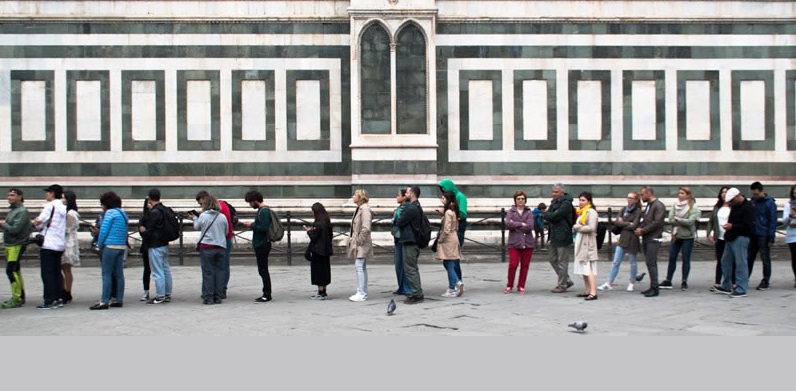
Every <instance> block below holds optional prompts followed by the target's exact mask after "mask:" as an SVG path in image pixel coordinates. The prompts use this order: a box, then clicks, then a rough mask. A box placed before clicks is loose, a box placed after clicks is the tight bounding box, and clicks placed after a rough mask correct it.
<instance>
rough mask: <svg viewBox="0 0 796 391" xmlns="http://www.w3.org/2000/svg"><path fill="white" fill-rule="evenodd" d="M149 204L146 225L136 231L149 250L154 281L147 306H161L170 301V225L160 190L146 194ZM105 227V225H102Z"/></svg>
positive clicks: (156, 189)
mask: <svg viewBox="0 0 796 391" xmlns="http://www.w3.org/2000/svg"><path fill="white" fill-rule="evenodd" d="M148 198H149V203H150V204H151V205H152V207H151V209H150V211H149V215H148V218H147V221H146V225H145V226H142V227H140V228H139V229H138V231H139V232H140V233H141V236H142V237H144V241H145V242H146V246H147V248H148V249H149V262H150V267H151V268H152V279H154V280H155V297H153V298H152V299H150V300H149V301H147V304H162V303H168V302H170V301H171V289H172V280H171V266H170V265H169V241H168V238H167V235H166V231H167V230H169V228H168V227H167V226H166V225H167V224H170V223H169V222H168V221H166V218H169V214H168V211H167V210H166V206H165V205H163V203H162V202H160V189H158V188H154V187H153V188H151V189H149V192H148ZM102 224H103V225H105V223H104V222H103V223H102Z"/></svg>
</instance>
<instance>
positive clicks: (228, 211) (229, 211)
mask: <svg viewBox="0 0 796 391" xmlns="http://www.w3.org/2000/svg"><path fill="white" fill-rule="evenodd" d="M209 195H210V193H208V192H207V191H204V190H201V191H199V192H198V193H196V202H197V203H198V204H199V205H202V203H203V202H204V200H205V197H207V196H209ZM218 203H219V205H221V214H222V215H223V216H224V217H226V218H227V236H226V241H227V247H226V249H225V251H224V264H223V265H222V267H223V268H224V273H223V276H221V279H222V280H223V284H224V287H223V289H222V290H221V298H222V299H226V298H227V285H228V284H229V276H230V274H229V258H230V253H231V252H232V242H233V239H234V238H235V222H237V221H235V222H233V219H234V220H237V218H238V217H237V211H236V210H235V207H233V206H232V205H230V204H229V202H227V201H224V200H218ZM191 215H192V216H191V217H193V211H192V213H191Z"/></svg>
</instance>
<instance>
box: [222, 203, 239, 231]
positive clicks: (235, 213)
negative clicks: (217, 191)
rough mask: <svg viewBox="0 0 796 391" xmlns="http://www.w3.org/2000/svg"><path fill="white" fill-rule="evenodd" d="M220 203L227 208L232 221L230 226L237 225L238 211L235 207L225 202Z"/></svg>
mask: <svg viewBox="0 0 796 391" xmlns="http://www.w3.org/2000/svg"><path fill="white" fill-rule="evenodd" d="M221 202H223V203H224V204H225V205H226V206H227V208H228V209H229V217H230V218H231V219H232V226H233V227H234V226H236V225H238V221H239V219H238V210H237V209H235V207H234V206H232V204H230V203H229V202H227V201H221Z"/></svg>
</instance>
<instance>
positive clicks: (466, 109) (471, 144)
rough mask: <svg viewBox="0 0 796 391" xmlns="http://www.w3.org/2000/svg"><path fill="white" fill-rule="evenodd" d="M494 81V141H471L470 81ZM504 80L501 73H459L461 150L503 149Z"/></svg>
mask: <svg viewBox="0 0 796 391" xmlns="http://www.w3.org/2000/svg"><path fill="white" fill-rule="evenodd" d="M473 80H490V81H492V140H470V115H469V113H470V81H473ZM502 86H503V80H502V73H501V71H460V72H459V113H460V115H459V129H460V130H459V132H460V133H459V134H460V136H459V138H460V144H459V148H460V149H461V150H462V151H466V150H481V151H484V150H492V151H495V150H501V149H503V99H502V96H503V87H502Z"/></svg>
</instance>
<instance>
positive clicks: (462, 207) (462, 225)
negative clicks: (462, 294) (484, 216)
mask: <svg viewBox="0 0 796 391" xmlns="http://www.w3.org/2000/svg"><path fill="white" fill-rule="evenodd" d="M439 189H440V190H441V191H442V192H443V193H445V192H446V191H449V192H452V193H453V194H455V195H456V200H455V201H456V205H459V228H458V231H456V236H457V237H458V239H459V250H460V251H461V250H462V249H464V232H465V231H467V197H466V196H465V195H464V193H462V192H461V191H460V190H459V189H458V188H456V185H455V184H454V183H453V181H452V180H450V179H447V178H446V179H443V180H441V181H440V182H439ZM437 213H438V214H439V215H440V216H441V215H443V214H445V211H444V210H441V209H438V210H437ZM456 276H457V277H459V280H462V268H461V262H460V263H459V264H458V265H457V266H456Z"/></svg>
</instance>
